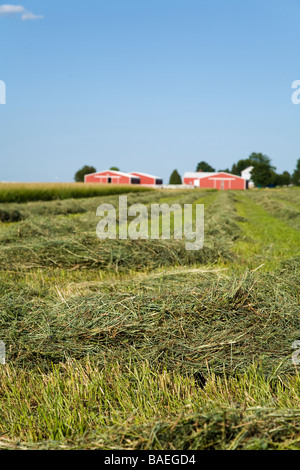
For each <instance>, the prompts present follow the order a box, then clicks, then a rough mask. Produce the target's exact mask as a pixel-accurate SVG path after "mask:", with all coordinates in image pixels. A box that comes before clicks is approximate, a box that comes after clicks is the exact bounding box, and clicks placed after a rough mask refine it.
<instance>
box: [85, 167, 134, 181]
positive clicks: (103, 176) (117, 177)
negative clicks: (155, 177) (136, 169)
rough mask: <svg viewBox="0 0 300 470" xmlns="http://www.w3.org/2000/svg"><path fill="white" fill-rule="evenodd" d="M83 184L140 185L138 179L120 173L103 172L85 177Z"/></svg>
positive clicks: (128, 174) (112, 171)
mask: <svg viewBox="0 0 300 470" xmlns="http://www.w3.org/2000/svg"><path fill="white" fill-rule="evenodd" d="M84 181H85V183H100V184H140V182H141V181H140V178H139V177H138V176H135V175H132V174H130V173H123V172H122V171H114V170H104V171H99V172H97V173H91V174H89V175H85V177H84Z"/></svg>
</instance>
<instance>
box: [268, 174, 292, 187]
mask: <svg viewBox="0 0 300 470" xmlns="http://www.w3.org/2000/svg"><path fill="white" fill-rule="evenodd" d="M273 173H274V174H273V180H272V183H273V184H274V186H288V185H289V184H291V175H290V174H289V172H288V171H284V172H283V173H282V174H278V173H276V172H275V171H274V172H273Z"/></svg>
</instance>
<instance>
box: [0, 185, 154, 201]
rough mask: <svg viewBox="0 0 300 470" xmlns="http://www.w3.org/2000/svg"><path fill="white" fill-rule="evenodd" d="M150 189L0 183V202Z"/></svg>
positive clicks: (55, 198)
mask: <svg viewBox="0 0 300 470" xmlns="http://www.w3.org/2000/svg"><path fill="white" fill-rule="evenodd" d="M151 189H152V188H145V187H141V186H135V185H124V186H123V185H122V186H121V185H101V184H99V185H98V184H85V183H0V203H3V202H19V203H22V202H29V201H53V200H62V199H71V198H74V199H80V198H85V197H95V196H105V195H110V194H124V193H133V192H144V191H151Z"/></svg>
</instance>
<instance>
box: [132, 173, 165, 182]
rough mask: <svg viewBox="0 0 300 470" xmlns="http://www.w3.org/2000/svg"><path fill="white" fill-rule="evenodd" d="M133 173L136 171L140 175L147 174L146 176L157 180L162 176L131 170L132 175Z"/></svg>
mask: <svg viewBox="0 0 300 470" xmlns="http://www.w3.org/2000/svg"><path fill="white" fill-rule="evenodd" d="M133 173H136V174H138V175H142V176H148V178H155V179H157V180H161V179H162V178H161V177H160V176H154V175H149V174H148V173H142V172H140V171H131V172H130V174H131V175H133Z"/></svg>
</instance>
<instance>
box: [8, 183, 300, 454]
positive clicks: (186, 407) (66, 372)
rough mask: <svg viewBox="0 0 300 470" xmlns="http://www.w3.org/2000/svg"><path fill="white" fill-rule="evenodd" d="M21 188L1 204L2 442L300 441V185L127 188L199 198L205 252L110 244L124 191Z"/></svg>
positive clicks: (132, 198) (237, 444)
mask: <svg viewBox="0 0 300 470" xmlns="http://www.w3.org/2000/svg"><path fill="white" fill-rule="evenodd" d="M127 189H128V188H127ZM139 189H141V188H139ZM122 191H123V192H124V188H123V189H122ZM3 194H4V193H3ZM26 194H27V196H26V197H25V198H23V199H22V198H21V196H18V197H15V198H14V197H13V195H12V194H10V196H6V199H4V198H3V199H1V200H2V201H7V202H2V203H0V220H1V221H0V242H1V244H0V341H1V340H2V341H4V342H5V343H6V347H7V364H6V365H5V366H0V449H124V450H125V449H126V450H132V449H133V450H172V449H174V450H196V449H199V450H200V449H206V450H211V449H224V450H225V449H228V450H235V449H243V450H245V449H251V450H254V449H300V438H299V435H300V419H299V418H300V375H299V370H300V364H299V365H298V366H297V365H295V364H294V363H293V361H292V355H293V354H294V353H295V349H293V343H294V342H295V341H300V307H299V305H300V304H299V300H300V276H299V270H300V190H299V189H298V188H282V189H272V190H270V189H261V190H250V191H219V192H218V191H214V190H197V189H195V190H151V191H145V190H144V191H138V192H134V193H128V194H127V196H128V204H136V203H142V204H146V205H150V204H152V203H167V204H170V205H171V204H172V203H180V204H204V207H205V243H204V247H203V249H201V250H199V251H187V250H186V249H185V240H174V239H171V240H101V241H100V240H99V239H98V238H97V236H96V226H97V223H98V218H97V217H96V209H97V207H98V206H99V204H102V203H109V204H113V205H115V206H116V207H117V206H118V200H119V194H118V193H115V194H103V193H102V194H100V195H98V196H95V197H91V195H90V197H79V196H78V197H76V198H75V197H74V195H73V198H65V197H61V198H59V199H56V198H55V196H51V197H48V199H50V200H39V201H38V200H34V199H36V198H35V197H29V196H28V193H26ZM0 195H1V187H0ZM42 199H43V198H42ZM44 199H47V198H46V197H45V198H44ZM51 199H53V200H51ZM20 201H22V202H20Z"/></svg>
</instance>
